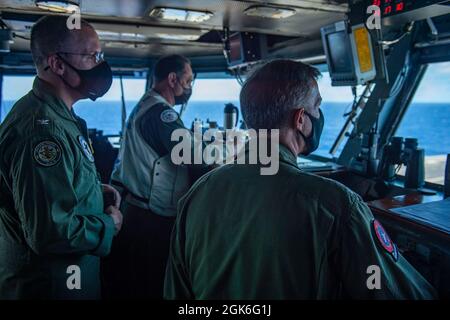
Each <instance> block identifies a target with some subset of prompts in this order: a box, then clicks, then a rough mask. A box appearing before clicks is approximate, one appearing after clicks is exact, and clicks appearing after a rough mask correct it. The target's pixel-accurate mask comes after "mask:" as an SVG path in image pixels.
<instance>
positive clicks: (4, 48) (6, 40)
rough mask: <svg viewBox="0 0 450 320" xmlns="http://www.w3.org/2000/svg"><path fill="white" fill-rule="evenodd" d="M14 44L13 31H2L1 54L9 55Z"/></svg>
mask: <svg viewBox="0 0 450 320" xmlns="http://www.w3.org/2000/svg"><path fill="white" fill-rule="evenodd" d="M12 42H13V41H12V32H11V30H9V29H0V53H8V52H9V51H10V44H11V43H12Z"/></svg>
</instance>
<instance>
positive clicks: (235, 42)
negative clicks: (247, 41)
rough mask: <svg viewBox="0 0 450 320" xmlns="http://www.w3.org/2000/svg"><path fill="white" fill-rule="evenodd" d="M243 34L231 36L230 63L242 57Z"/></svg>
mask: <svg viewBox="0 0 450 320" xmlns="http://www.w3.org/2000/svg"><path fill="white" fill-rule="evenodd" d="M241 46H242V42H241V36H240V34H239V33H236V34H234V35H232V36H231V37H230V63H233V62H236V61H237V62H239V61H241V59H242V56H241Z"/></svg>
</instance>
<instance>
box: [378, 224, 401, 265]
mask: <svg viewBox="0 0 450 320" xmlns="http://www.w3.org/2000/svg"><path fill="white" fill-rule="evenodd" d="M372 226H373V229H374V231H375V235H376V237H377V240H378V242H379V243H380V245H381V246H382V247H383V249H384V250H386V251H387V252H388V253H389V254H390V255H391V256H392V257H393V258H394V260H395V261H397V260H398V249H397V246H396V245H395V244H394V242H392V240H391V238H390V237H389V235H388V234H387V232H386V230H384V228H383V226H382V225H381V223H380V222H379V221H378V220H373V221H372Z"/></svg>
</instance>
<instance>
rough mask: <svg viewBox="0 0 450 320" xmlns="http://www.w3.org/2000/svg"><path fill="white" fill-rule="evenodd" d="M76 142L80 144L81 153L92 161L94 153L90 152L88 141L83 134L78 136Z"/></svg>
mask: <svg viewBox="0 0 450 320" xmlns="http://www.w3.org/2000/svg"><path fill="white" fill-rule="evenodd" d="M78 142H79V143H80V145H81V149H83V153H84V155H85V156H86V158H88V160H89V161H90V162H94V161H95V159H94V155H93V154H92V151H91V147H90V145H89V143H87V141H86V139H85V138H84V137H83V136H78Z"/></svg>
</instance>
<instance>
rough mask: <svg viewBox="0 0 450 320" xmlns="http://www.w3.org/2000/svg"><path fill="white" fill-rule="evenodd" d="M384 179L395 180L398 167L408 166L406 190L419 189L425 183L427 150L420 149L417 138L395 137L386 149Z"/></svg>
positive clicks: (383, 164)
mask: <svg viewBox="0 0 450 320" xmlns="http://www.w3.org/2000/svg"><path fill="white" fill-rule="evenodd" d="M383 154H384V159H383V161H382V166H381V170H382V177H383V178H384V179H385V180H388V181H389V180H393V179H394V177H395V174H396V172H395V171H396V167H398V166H400V165H406V172H405V188H411V189H419V188H421V187H423V185H424V183H425V150H424V149H421V148H418V142H417V139H415V138H405V139H404V138H402V137H393V138H392V139H391V143H390V144H389V145H387V146H386V147H385V149H384V153H383Z"/></svg>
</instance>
